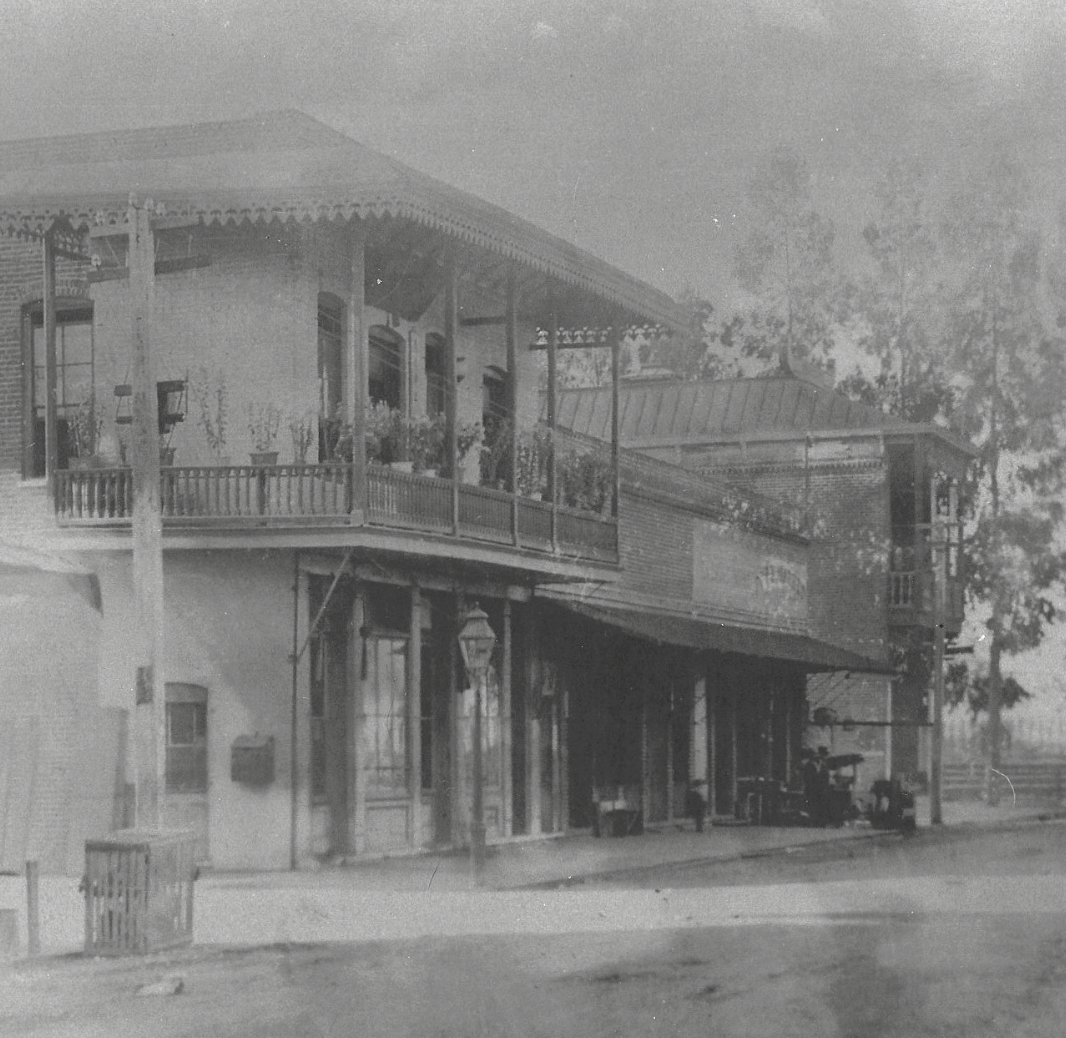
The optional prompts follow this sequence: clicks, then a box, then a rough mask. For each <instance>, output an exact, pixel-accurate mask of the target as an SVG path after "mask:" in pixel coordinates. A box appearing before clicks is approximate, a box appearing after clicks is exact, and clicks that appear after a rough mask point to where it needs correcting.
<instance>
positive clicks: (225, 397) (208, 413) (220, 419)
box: [193, 368, 229, 465]
mask: <svg viewBox="0 0 1066 1038" xmlns="http://www.w3.org/2000/svg"><path fill="white" fill-rule="evenodd" d="M193 389H194V392H195V394H196V402H197V404H198V405H199V412H200V413H199V419H198V424H199V426H200V431H201V432H202V433H203V434H204V439H205V440H206V441H207V447H208V450H210V451H211V453H212V454H213V455H214V456H215V461H216V463H217V464H219V465H222V464H226V463H227V462H228V458H226V431H227V423H228V421H229V391H228V389H227V387H226V376H225V375H224V374H223V373H222V372H221V371H220V372H218V374H217V375H215V376H212V375H211V373H210V372H209V371H208V370H207V368H200V369H199V370H198V371H197V377H196V379H195V381H194V382H193Z"/></svg>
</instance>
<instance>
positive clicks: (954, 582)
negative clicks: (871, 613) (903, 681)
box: [888, 523, 964, 631]
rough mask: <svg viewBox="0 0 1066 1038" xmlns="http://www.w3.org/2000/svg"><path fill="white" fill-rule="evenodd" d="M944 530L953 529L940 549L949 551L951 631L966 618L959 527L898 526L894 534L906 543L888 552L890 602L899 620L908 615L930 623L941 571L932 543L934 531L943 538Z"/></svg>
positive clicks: (947, 603)
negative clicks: (938, 576)
mask: <svg viewBox="0 0 1066 1038" xmlns="http://www.w3.org/2000/svg"><path fill="white" fill-rule="evenodd" d="M943 531H950V533H951V534H952V536H951V537H950V538H949V539H946V540H945V539H941V540H940V541H939V543H938V545H937V548H938V550H940V551H944V552H946V553H947V555H946V558H945V560H944V570H945V571H946V574H947V575H946V585H945V588H944V594H945V603H944V606H945V617H944V619H945V623H946V624H947V626H948V629H949V631H950V630H957V629H958V627H959V625H960V624H961V623H962V619H963V608H964V602H963V586H962V580H961V577H960V571H959V566H960V561H961V560H960V557H959V554H960V553H959V549H960V538H959V537H958V529H957V526H955V525H952V526H948V525H945V526H944V527H941V528H940V531H938V530H936V529H935V528H934V527H933V526H932V525H930V524H929V523H923V524H919V525H916V526H910V527H902V528H899V527H897V528H896V529H895V530H894V531H893V533H894V536H895V537H896V538H897V539H905V540H906V542H907V543H905V544H899V543H894V544H893V545H892V547H891V549H890V552H889V567H888V605H889V609H890V610H892V611H893V613H894V614H895V619H896V621H897V622H898V621H899V620H900V619H901V618H902V617H908V618H910V619H911V620H913V621H914V622H918V623H931V622H933V613H934V609H935V598H934V595H935V592H936V579H937V572H938V570H940V565H939V561H940V560H938V559H936V558H935V557H934V556H935V552H934V545H933V537H934V534H939V536H940V537H941V538H943Z"/></svg>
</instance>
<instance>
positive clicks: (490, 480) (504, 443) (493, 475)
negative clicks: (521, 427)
mask: <svg viewBox="0 0 1066 1038" xmlns="http://www.w3.org/2000/svg"><path fill="white" fill-rule="evenodd" d="M513 442H514V423H513V422H511V421H507V420H505V419H497V420H496V421H494V422H492V424H491V425H486V426H485V437H484V441H483V442H482V444H481V454H480V463H481V482H482V484H483V485H484V486H488V487H497V486H501V485H502V483H503V482H504V480H505V478H506V473H507V471H508V468H509V464H508V463H509V462H510V460H511V444H512V443H513Z"/></svg>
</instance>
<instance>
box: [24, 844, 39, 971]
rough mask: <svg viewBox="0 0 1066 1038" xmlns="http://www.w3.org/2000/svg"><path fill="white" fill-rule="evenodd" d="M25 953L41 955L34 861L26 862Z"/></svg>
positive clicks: (36, 869) (36, 879)
mask: <svg viewBox="0 0 1066 1038" xmlns="http://www.w3.org/2000/svg"><path fill="white" fill-rule="evenodd" d="M26 952H27V954H29V955H31V956H33V955H40V954H41V896H40V886H39V883H38V868H37V862H36V861H28V862H26Z"/></svg>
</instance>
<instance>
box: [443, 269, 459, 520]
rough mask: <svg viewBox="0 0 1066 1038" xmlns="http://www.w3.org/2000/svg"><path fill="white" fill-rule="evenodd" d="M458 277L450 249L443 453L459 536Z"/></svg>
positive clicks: (445, 317)
mask: <svg viewBox="0 0 1066 1038" xmlns="http://www.w3.org/2000/svg"><path fill="white" fill-rule="evenodd" d="M458 296H459V292H458V278H457V276H456V270H455V253H454V251H453V250H449V252H448V258H447V260H446V261H445V274H444V381H445V390H444V431H445V441H446V442H445V446H444V449H445V452H446V454H445V457H446V458H447V464H448V475H449V476H450V477H451V481H452V534H453V535H454V536H456V537H458V536H459V478H460V472H459V407H458V403H459V401H458V397H459V381H458V378H457V370H456V349H457V348H458V343H457V342H456V332H457V331H458V328H459V313H458Z"/></svg>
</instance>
